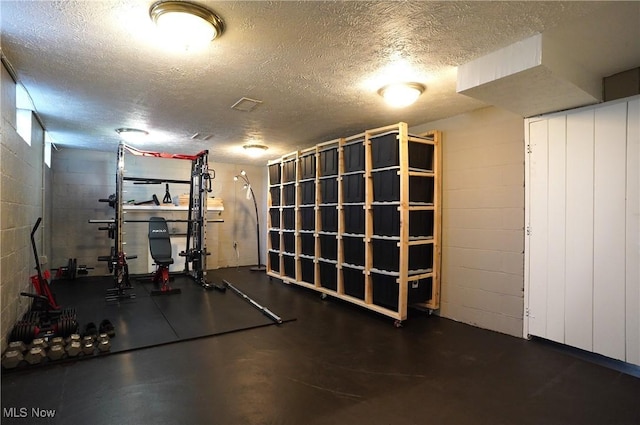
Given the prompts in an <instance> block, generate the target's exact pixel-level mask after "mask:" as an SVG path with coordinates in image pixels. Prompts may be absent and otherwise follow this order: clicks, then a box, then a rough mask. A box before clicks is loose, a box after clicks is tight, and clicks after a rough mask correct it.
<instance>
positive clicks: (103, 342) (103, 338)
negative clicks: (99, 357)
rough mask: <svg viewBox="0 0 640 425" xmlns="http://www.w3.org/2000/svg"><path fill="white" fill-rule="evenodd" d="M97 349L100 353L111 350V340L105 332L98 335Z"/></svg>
mask: <svg viewBox="0 0 640 425" xmlns="http://www.w3.org/2000/svg"><path fill="white" fill-rule="evenodd" d="M98 350H99V351H100V352H101V353H106V352H108V351H109V350H111V340H110V339H109V335H107V334H106V333H102V334H100V335H98Z"/></svg>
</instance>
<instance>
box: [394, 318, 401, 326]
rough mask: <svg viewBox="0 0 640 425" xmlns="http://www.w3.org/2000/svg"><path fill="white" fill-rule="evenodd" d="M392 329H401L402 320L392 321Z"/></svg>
mask: <svg viewBox="0 0 640 425" xmlns="http://www.w3.org/2000/svg"><path fill="white" fill-rule="evenodd" d="M393 327H394V328H401V327H402V320H400V319H396V320H394V321H393Z"/></svg>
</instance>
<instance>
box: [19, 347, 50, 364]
mask: <svg viewBox="0 0 640 425" xmlns="http://www.w3.org/2000/svg"><path fill="white" fill-rule="evenodd" d="M46 357H47V353H46V352H45V349H44V348H42V347H33V348H32V349H31V350H29V351H28V352H27V355H26V356H24V359H25V360H26V361H27V363H29V364H30V365H35V364H38V363H41V362H42V361H43V360H44V359H45V358H46Z"/></svg>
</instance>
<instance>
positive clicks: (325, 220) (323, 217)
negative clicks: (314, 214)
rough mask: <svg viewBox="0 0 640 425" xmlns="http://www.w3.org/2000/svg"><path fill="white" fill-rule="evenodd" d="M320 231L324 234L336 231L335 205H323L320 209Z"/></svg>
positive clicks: (336, 215) (336, 211) (336, 216)
mask: <svg viewBox="0 0 640 425" xmlns="http://www.w3.org/2000/svg"><path fill="white" fill-rule="evenodd" d="M320 227H321V229H320V230H323V231H325V232H337V231H338V210H337V209H336V206H335V205H323V206H321V207H320Z"/></svg>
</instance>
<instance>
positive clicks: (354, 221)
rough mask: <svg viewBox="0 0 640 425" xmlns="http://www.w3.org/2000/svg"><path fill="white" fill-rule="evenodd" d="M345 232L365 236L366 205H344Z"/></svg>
mask: <svg viewBox="0 0 640 425" xmlns="http://www.w3.org/2000/svg"><path fill="white" fill-rule="evenodd" d="M342 210H343V213H344V232H345V233H354V234H357V235H364V205H361V204H360V205H343V206H342Z"/></svg>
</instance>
